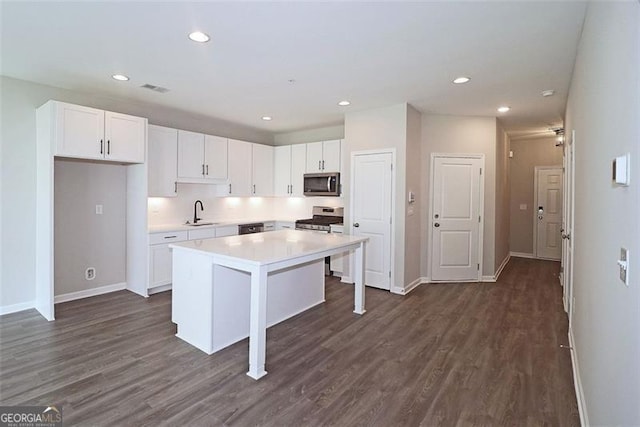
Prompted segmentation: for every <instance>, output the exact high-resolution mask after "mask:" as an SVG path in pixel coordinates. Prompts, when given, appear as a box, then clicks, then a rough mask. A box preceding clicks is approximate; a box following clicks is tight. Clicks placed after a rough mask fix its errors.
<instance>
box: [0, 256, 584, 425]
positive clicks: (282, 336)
mask: <svg viewBox="0 0 640 427" xmlns="http://www.w3.org/2000/svg"><path fill="white" fill-rule="evenodd" d="M557 274H558V264H557V263H555V262H549V261H536V260H527V259H518V258H515V259H512V260H511V261H510V262H509V264H508V265H507V267H506V268H505V270H504V271H503V273H502V275H501V277H500V280H499V281H498V282H497V283H495V284H491V283H480V284H477V283H457V284H456V283H452V284H429V285H423V286H419V287H418V288H416V289H415V290H414V291H412V292H411V293H410V294H409V295H406V296H399V295H393V294H390V293H388V292H385V291H380V290H377V289H370V288H367V290H366V301H367V313H366V314H365V315H364V316H358V315H355V314H353V313H352V310H353V288H352V287H351V286H350V285H345V284H342V283H340V282H339V281H338V280H336V279H329V280H328V282H327V287H326V302H325V303H324V304H321V305H319V306H316V307H314V308H312V309H310V310H308V311H305V312H304V313H301V314H300V315H298V316H296V317H294V318H292V319H289V320H287V321H285V322H282V323H280V324H278V325H276V326H274V327H272V328H270V329H269V330H268V331H267V367H266V368H267V371H268V372H269V375H267V376H266V377H264V378H262V379H261V380H259V381H254V380H252V379H251V378H249V377H248V376H247V375H246V374H245V373H246V370H247V366H248V342H247V340H243V341H241V342H238V343H236V344H234V345H232V346H230V347H228V348H226V349H224V350H222V351H220V352H218V353H216V354H214V355H211V356H208V355H206V354H204V353H202V352H201V351H199V350H197V349H195V348H194V347H192V346H190V345H188V344H186V343H185V342H183V341H181V340H179V339H178V338H176V337H175V333H176V328H175V325H174V324H173V323H171V293H170V292H165V293H161V294H156V295H153V296H151V297H150V298H148V299H144V298H141V297H139V296H137V295H134V294H132V293H130V292H127V291H120V292H114V293H111V294H107V295H101V296H98V297H93V298H88V299H84V300H78V301H72V302H68V303H63V304H58V305H56V317H57V320H56V321H55V322H47V321H45V320H43V319H42V318H41V317H40V315H39V314H37V313H36V312H35V311H34V310H30V311H26V312H21V313H15V314H11V315H6V316H2V317H0V404H2V405H18V404H50V403H58V404H61V405H62V407H63V413H64V418H65V424H67V425H105V426H107V425H109V426H110V425H136V426H139V425H158V424H159V425H221V426H246V425H265V426H283V425H296V426H316V425H317V426H323V425H337V426H343V425H349V426H352V425H367V426H384V427H387V426H418V425H425V426H437V425H443V426H445V425H446V426H453V425H459V426H469V425H474V426H475V425H477V426H494V425H519V426H527V425H531V426H539V425H553V426H556V425H562V426H576V425H579V416H578V411H577V404H576V400H575V394H574V389H573V379H572V373H571V372H572V371H571V359H570V353H569V350H567V349H564V348H561V347H560V345H561V344H565V345H566V344H567V320H566V315H565V313H564V312H563V309H562V301H561V297H562V289H561V287H560V286H558V279H557Z"/></svg>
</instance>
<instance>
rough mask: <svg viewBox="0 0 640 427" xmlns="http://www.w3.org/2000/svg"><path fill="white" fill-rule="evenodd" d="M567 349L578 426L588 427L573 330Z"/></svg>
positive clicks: (570, 331) (570, 333)
mask: <svg viewBox="0 0 640 427" xmlns="http://www.w3.org/2000/svg"><path fill="white" fill-rule="evenodd" d="M569 347H571V350H570V351H571V367H572V368H573V386H574V387H575V389H576V400H577V401H578V413H579V414H580V425H582V426H589V425H590V424H589V417H588V416H587V405H586V402H585V400H584V390H583V389H582V381H581V380H580V369H579V367H578V352H577V350H576V343H575V339H574V338H573V330H572V329H569Z"/></svg>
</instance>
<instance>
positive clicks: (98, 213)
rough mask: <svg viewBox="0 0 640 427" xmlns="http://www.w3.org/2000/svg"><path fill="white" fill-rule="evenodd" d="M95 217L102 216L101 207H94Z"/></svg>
mask: <svg viewBox="0 0 640 427" xmlns="http://www.w3.org/2000/svg"><path fill="white" fill-rule="evenodd" d="M96 215H102V205H96Z"/></svg>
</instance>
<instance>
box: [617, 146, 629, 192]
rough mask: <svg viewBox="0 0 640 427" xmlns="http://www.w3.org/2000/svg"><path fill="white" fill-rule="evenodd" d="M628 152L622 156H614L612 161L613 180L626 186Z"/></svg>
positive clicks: (627, 180) (627, 183)
mask: <svg viewBox="0 0 640 427" xmlns="http://www.w3.org/2000/svg"><path fill="white" fill-rule="evenodd" d="M630 157H631V155H630V154H628V153H627V154H625V155H624V156H620V157H616V159H615V160H614V161H613V181H614V182H615V183H616V184H617V185H623V186H625V187H626V186H627V185H629V163H630Z"/></svg>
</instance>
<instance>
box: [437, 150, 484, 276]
mask: <svg viewBox="0 0 640 427" xmlns="http://www.w3.org/2000/svg"><path fill="white" fill-rule="evenodd" d="M436 157H447V158H463V159H479V160H480V161H481V162H482V163H481V165H480V168H481V171H484V173H481V174H480V194H479V195H478V197H479V198H480V200H479V206H478V212H479V213H480V225H479V227H478V264H480V267H481V268H480V269H479V270H478V278H477V279H476V280H462V281H461V280H452V281H449V280H447V281H443V280H440V281H433V283H447V282H478V281H482V278H483V276H482V267H483V260H484V253H483V248H484V217H485V213H484V184H485V180H484V177H485V175H486V174H487V168H486V162H485V156H484V154H482V153H475V154H474V153H431V163H430V171H429V199H428V203H429V213H428V214H429V218H427V259H428V260H429V261H428V263H427V277H429V278H430V277H431V273H432V272H431V259H432V257H431V250H432V246H433V232H432V231H433V203H432V202H433V181H434V179H433V176H434V173H435V172H434V163H435V159H436ZM429 282H432V281H431V280H429Z"/></svg>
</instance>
